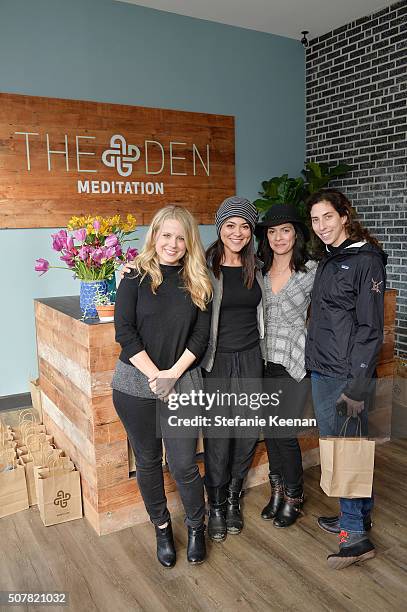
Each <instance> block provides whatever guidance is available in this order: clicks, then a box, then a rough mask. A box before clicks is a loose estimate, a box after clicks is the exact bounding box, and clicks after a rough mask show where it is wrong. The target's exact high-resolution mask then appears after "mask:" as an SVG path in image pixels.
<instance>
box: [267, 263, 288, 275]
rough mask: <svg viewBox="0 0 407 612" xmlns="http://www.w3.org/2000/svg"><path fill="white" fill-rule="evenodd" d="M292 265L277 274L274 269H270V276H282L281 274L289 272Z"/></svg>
mask: <svg viewBox="0 0 407 612" xmlns="http://www.w3.org/2000/svg"><path fill="white" fill-rule="evenodd" d="M289 267H290V265H288V266H287V267H286V268H284V270H282V271H281V272H276V271H275V270H273V269H272V268H271V269H270V274H272V275H273V276H280V275H281V274H284V272H287V270H288V269H289Z"/></svg>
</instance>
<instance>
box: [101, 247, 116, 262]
mask: <svg viewBox="0 0 407 612" xmlns="http://www.w3.org/2000/svg"><path fill="white" fill-rule="evenodd" d="M104 251H105V254H104V257H103V259H104V261H107V260H108V259H112V258H113V257H116V249H115V248H114V247H112V246H111V247H108V248H107V249H106V248H105V249H104Z"/></svg>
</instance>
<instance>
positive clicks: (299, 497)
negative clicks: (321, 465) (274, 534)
mask: <svg viewBox="0 0 407 612" xmlns="http://www.w3.org/2000/svg"><path fill="white" fill-rule="evenodd" d="M303 504H304V493H303V490H302V487H300V488H299V487H290V486H288V485H287V486H286V487H285V494H284V503H283V504H282V505H281V506H280V509H279V511H278V512H277V515H276V518H275V519H274V521H273V525H274V526H275V527H289V526H290V525H293V524H294V523H295V521H296V520H297V518H298V517H299V516H300V514H301V510H302V506H303Z"/></svg>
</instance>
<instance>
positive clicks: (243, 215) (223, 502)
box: [201, 196, 264, 541]
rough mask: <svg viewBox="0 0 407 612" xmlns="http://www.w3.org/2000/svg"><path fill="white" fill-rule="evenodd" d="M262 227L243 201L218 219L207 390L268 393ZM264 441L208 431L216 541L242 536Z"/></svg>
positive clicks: (231, 408) (212, 251) (229, 205)
mask: <svg viewBox="0 0 407 612" xmlns="http://www.w3.org/2000/svg"><path fill="white" fill-rule="evenodd" d="M256 222H257V210H256V207H255V206H254V205H253V204H251V203H250V202H249V201H248V200H246V199H245V198H240V197H237V196H233V197H230V198H227V199H226V200H225V201H224V202H223V203H222V204H221V206H220V207H219V209H218V211H217V212H216V216H215V224H216V230H217V233H218V239H217V240H216V241H215V242H214V243H213V244H212V245H211V246H210V247H209V248H208V250H207V252H206V258H207V263H208V267H209V271H210V276H211V280H212V285H213V303H212V322H211V332H210V339H209V344H208V349H207V352H206V354H205V356H204V358H203V360H202V364H201V365H202V367H203V368H204V370H205V378H206V387H207V390H212V391H214V392H216V391H217V390H219V391H222V392H224V393H230V394H233V393H240V392H245V394H249V393H250V392H251V391H257V392H258V391H259V390H261V382H262V380H261V379H262V377H263V359H262V352H261V347H260V342H261V341H262V339H263V337H264V313H263V303H264V300H263V292H264V285H263V276H262V273H261V271H260V267H259V262H258V261H257V259H256V257H255V253H254V241H253V236H254V229H255V225H256ZM219 387H221V388H220V389H219ZM231 404H233V402H231V403H230V404H229V405H228V406H219V405H218V406H215V409H217V410H218V411H219V410H222V411H223V412H222V414H223V415H224V416H227V417H235V416H236V415H239V414H240V415H242V416H250V417H253V416H254V413H253V411H252V410H250V408H248V407H246V408H245V409H244V408H242V407H241V406H238V405H236V404H235V405H231ZM213 410H214V409H213V408H212V413H213ZM228 433H229V435H228ZM258 434H259V431H256V430H253V431H252V432H251V433H247V432H246V436H245V437H242V432H241V431H240V430H235V431H234V432H233V430H232V435H230V429H229V430H228V431H227V432H226V434H225V435H224V437H214V436H215V432H214V428H213V427H212V428H211V429H209V428H208V429H206V430H205V431H204V443H205V487H206V490H207V493H208V501H209V523H208V534H209V537H210V538H211V539H212V540H215V541H222V540H224V539H225V538H226V534H227V533H230V534H238V533H240V531H241V529H242V527H243V520H242V516H241V512H240V502H239V499H240V495H241V492H242V484H243V480H244V478H245V476H246V475H247V473H248V471H249V468H250V465H251V463H252V459H253V455H254V451H255V446H256V443H257V440H258ZM221 435H222V434H221Z"/></svg>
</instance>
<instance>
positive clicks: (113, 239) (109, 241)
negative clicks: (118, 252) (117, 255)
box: [105, 234, 119, 247]
mask: <svg viewBox="0 0 407 612" xmlns="http://www.w3.org/2000/svg"><path fill="white" fill-rule="evenodd" d="M118 242H119V241H118V239H117V236H116V234H110V235H109V236H108V237H107V238H106V240H105V246H106V247H114V246H116V244H117V243H118Z"/></svg>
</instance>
